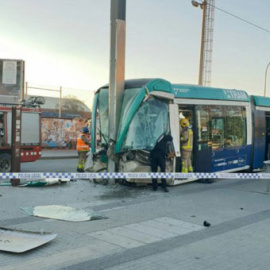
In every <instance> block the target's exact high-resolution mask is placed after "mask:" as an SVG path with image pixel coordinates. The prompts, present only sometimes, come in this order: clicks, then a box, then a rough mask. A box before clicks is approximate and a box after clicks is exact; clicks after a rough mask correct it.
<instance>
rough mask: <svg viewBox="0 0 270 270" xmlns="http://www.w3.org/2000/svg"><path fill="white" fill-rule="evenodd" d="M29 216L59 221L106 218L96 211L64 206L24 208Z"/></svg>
mask: <svg viewBox="0 0 270 270" xmlns="http://www.w3.org/2000/svg"><path fill="white" fill-rule="evenodd" d="M21 209H22V210H23V211H24V212H25V213H27V214H28V215H32V216H36V217H42V218H51V219H59V220H65V221H74V222H77V221H88V220H96V219H103V218H106V217H105V216H103V215H101V214H99V213H96V212H94V211H91V212H86V211H84V210H82V209H76V208H73V207H69V206H62V205H45V206H35V207H22V208H21Z"/></svg>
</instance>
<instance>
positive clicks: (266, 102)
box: [252, 96, 270, 107]
mask: <svg viewBox="0 0 270 270" xmlns="http://www.w3.org/2000/svg"><path fill="white" fill-rule="evenodd" d="M252 97H253V98H254V104H255V106H258V107H270V98H269V97H260V96H252Z"/></svg>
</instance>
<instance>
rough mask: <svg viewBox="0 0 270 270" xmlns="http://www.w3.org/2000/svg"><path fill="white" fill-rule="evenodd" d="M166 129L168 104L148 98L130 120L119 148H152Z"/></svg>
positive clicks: (125, 149)
mask: <svg viewBox="0 0 270 270" xmlns="http://www.w3.org/2000/svg"><path fill="white" fill-rule="evenodd" d="M168 130H169V114H168V105H167V104H166V103H164V102H162V101H160V100H157V99H149V100H147V101H146V102H144V103H143V104H142V105H141V106H140V107H139V109H138V110H137V111H136V113H135V115H134V117H133V119H132V120H131V122H130V125H129V129H128V132H127V135H126V137H125V140H124V142H123V146H122V149H121V150H122V151H128V150H135V149H136V150H140V149H141V150H142V149H144V150H152V149H153V148H154V146H155V144H156V142H157V141H158V139H159V138H160V137H161V136H162V134H164V133H167V132H168Z"/></svg>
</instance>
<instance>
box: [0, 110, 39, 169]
mask: <svg viewBox="0 0 270 270" xmlns="http://www.w3.org/2000/svg"><path fill="white" fill-rule="evenodd" d="M21 121H22V122H21V131H22V132H21V162H32V161H36V160H37V159H39V158H40V157H41V110H40V108H22V120H21ZM11 142H12V107H10V106H3V105H0V172H8V171H10V169H11V153H12V151H11Z"/></svg>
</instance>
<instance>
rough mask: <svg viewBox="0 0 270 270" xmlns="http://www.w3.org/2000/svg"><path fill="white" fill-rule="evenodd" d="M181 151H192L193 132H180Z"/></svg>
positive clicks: (187, 129)
mask: <svg viewBox="0 0 270 270" xmlns="http://www.w3.org/2000/svg"><path fill="white" fill-rule="evenodd" d="M180 141H181V149H182V150H185V151H192V149H193V131H192V130H191V129H189V128H186V129H184V130H183V131H182V132H181V138H180Z"/></svg>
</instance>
